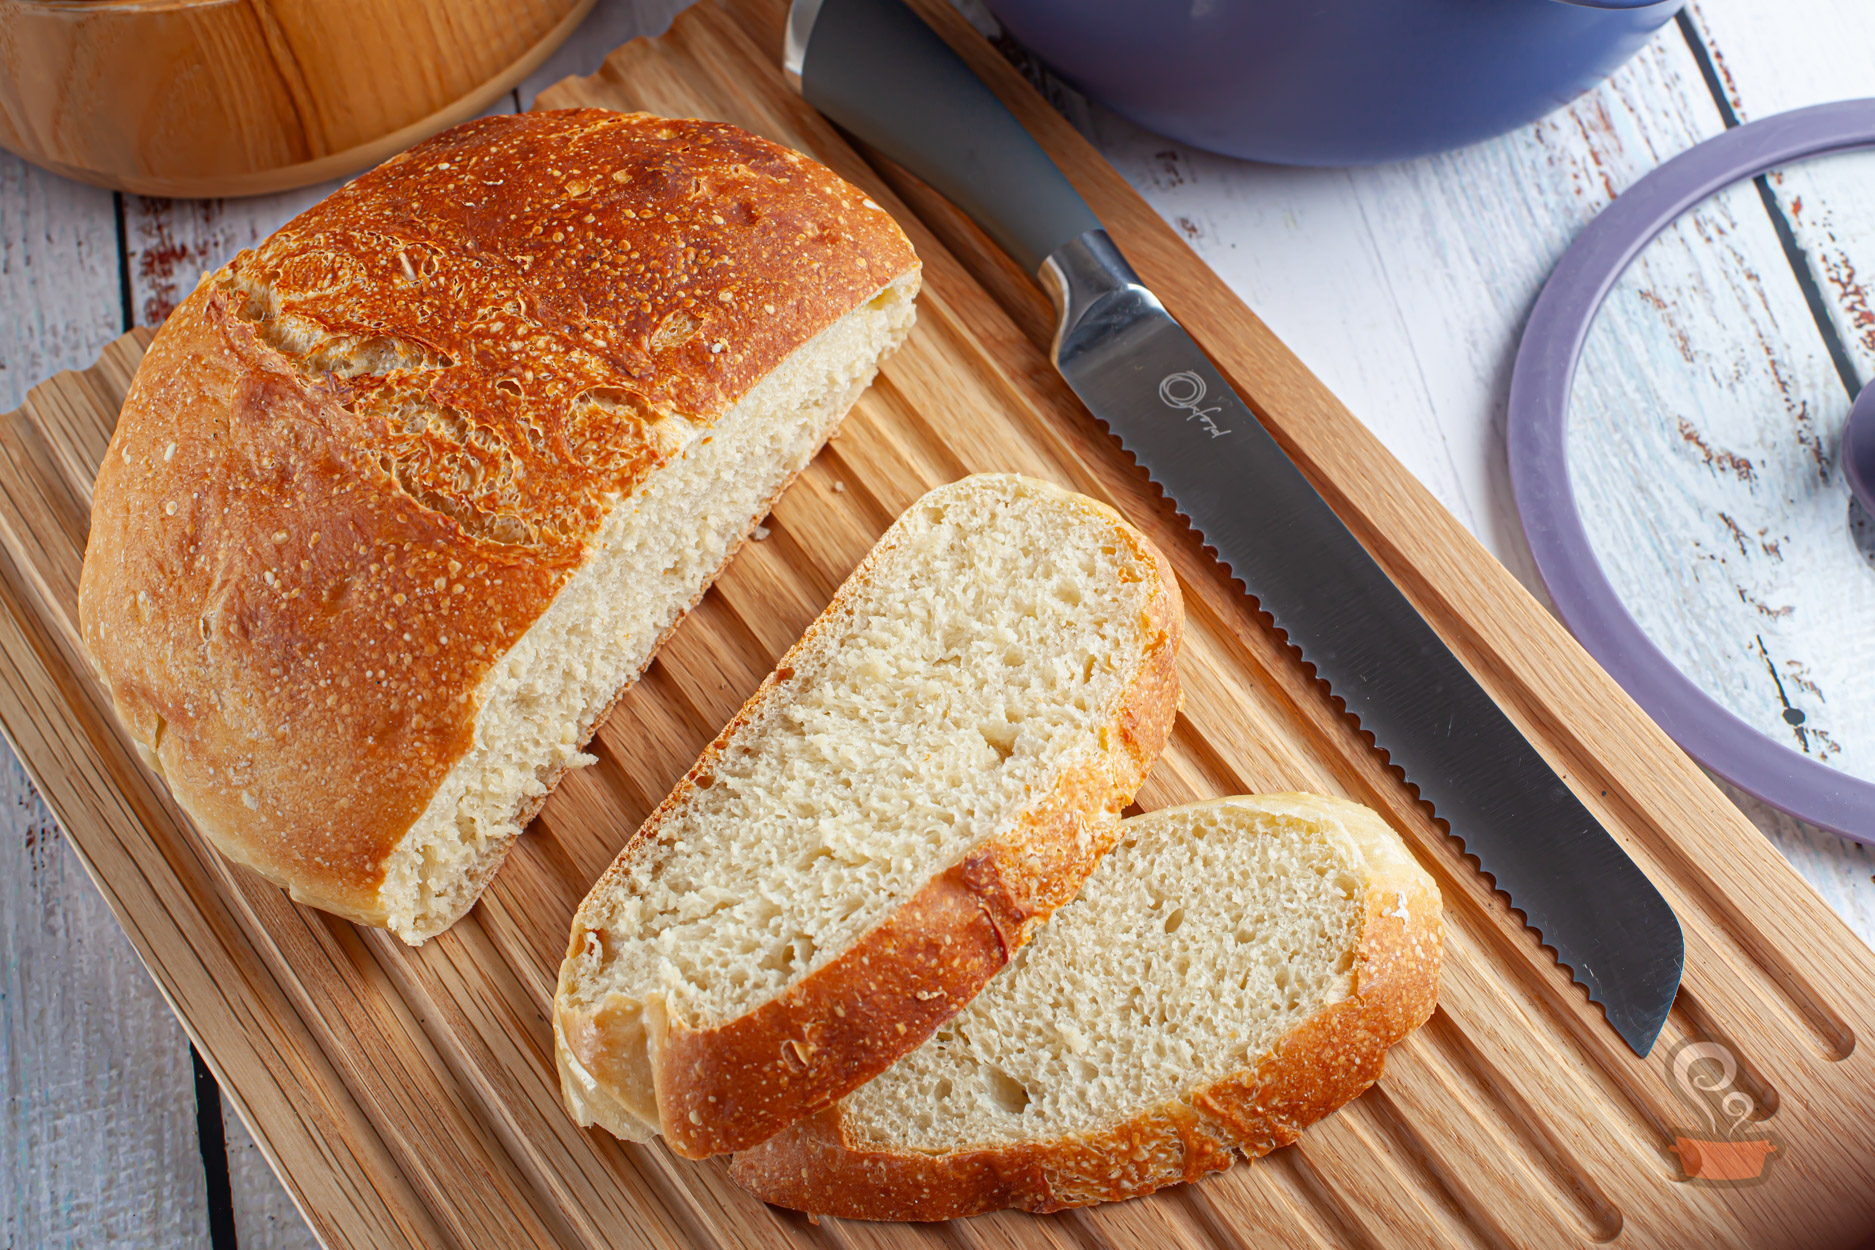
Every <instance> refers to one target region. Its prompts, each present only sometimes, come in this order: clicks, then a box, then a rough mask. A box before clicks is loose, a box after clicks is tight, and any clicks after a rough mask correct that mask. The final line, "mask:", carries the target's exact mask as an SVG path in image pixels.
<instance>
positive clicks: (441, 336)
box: [79, 109, 919, 942]
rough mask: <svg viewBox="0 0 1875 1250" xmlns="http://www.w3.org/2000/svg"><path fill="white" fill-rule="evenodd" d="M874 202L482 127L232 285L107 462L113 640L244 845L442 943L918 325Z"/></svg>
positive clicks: (618, 122)
mask: <svg viewBox="0 0 1875 1250" xmlns="http://www.w3.org/2000/svg"><path fill="white" fill-rule="evenodd" d="M918 281H919V267H918V260H917V257H916V256H915V255H914V254H913V252H912V249H911V245H910V243H909V242H908V241H907V240H906V238H905V236H904V234H903V233H902V232H901V231H900V230H899V228H898V226H897V225H896V224H895V223H894V222H893V221H892V219H891V217H890V216H888V215H887V214H886V213H885V212H884V211H883V210H882V209H881V208H880V207H879V206H878V205H877V204H874V203H873V202H872V201H871V200H869V199H867V198H866V196H865V195H864V193H863V192H861V191H860V190H859V189H858V188H856V187H853V186H850V185H848V184H847V183H845V182H843V181H841V180H840V179H839V178H838V177H836V176H835V175H834V174H833V173H832V172H831V171H830V170H827V169H825V168H823V167H821V166H819V165H817V164H815V163H814V162H813V161H810V160H807V159H806V158H804V157H802V156H800V155H799V154H797V153H794V152H790V151H788V150H787V149H785V148H783V147H780V146H779V145H777V144H774V143H770V142H768V141H767V140H764V139H760V138H757V137H756V136H754V135H751V134H747V133H745V132H743V131H741V130H738V129H736V128H735V127H733V126H726V125H723V124H721V123H717V122H703V121H677V120H670V119H667V118H661V117H653V116H650V115H648V114H621V113H612V112H607V111H605V110H601V109H576V110H567V111H563V112H543V113H526V114H517V115H512V116H499V117H488V118H483V119H481V120H479V121H474V122H470V123H468V124H466V125H464V126H459V127H457V128H455V129H454V130H450V131H447V132H445V133H443V134H441V135H438V136H436V137H435V138H433V139H430V140H428V141H427V142H425V143H423V144H420V145H419V146H417V147H415V148H413V149H411V150H410V151H409V152H406V153H404V154H403V155H401V156H399V157H397V158H395V159H393V160H391V161H389V162H387V163H386V164H384V165H383V166H381V167H379V168H378V169H375V170H372V171H371V172H369V173H366V174H365V175H363V176H362V177H360V178H358V179H356V180H354V181H352V182H350V183H348V184H346V185H345V186H344V187H342V188H340V189H339V190H338V191H336V192H334V193H333V194H332V195H331V196H329V197H327V198H326V199H325V200H323V201H321V202H320V203H318V204H316V205H314V206H313V207H312V208H310V209H308V210H307V211H306V212H304V213H302V214H301V215H300V216H298V217H296V218H294V219H293V220H292V221H290V222H288V223H287V224H286V225H285V226H283V227H281V228H280V230H278V231H277V232H275V233H274V234H273V235H272V236H271V237H269V238H268V239H267V240H266V241H264V242H263V243H262V244H261V245H260V246H259V247H257V248H255V249H253V250H252V251H244V252H242V253H241V254H240V255H239V256H237V257H236V258H235V259H234V260H233V261H231V262H230V263H229V264H228V265H226V266H224V267H223V268H222V269H220V270H218V271H216V272H215V273H213V274H210V275H207V276H206V277H205V278H204V279H203V281H202V282H201V284H200V285H199V286H198V287H197V288H196V290H195V292H194V293H193V294H192V295H190V297H189V298H188V299H187V300H186V301H184V303H183V304H182V306H181V307H180V308H178V309H177V310H176V311H175V313H173V314H172V315H171V316H170V318H169V319H168V321H167V322H165V324H164V326H163V328H162V331H161V332H160V333H159V334H158V335H157V337H156V340H155V342H154V343H152V344H151V346H150V350H149V352H148V353H147V355H146V356H145V357H144V359H143V363H142V365H141V367H140V368H139V369H138V371H137V377H136V380H135V382H134V384H133V385H132V386H131V388H130V393H129V396H128V397H127V399H126V400H125V403H124V408H123V413H122V415H121V417H120V418H119V420H118V424H117V429H116V432H115V433H114V435H113V436H112V439H111V444H110V449H109V452H108V453H107V454H106V456H105V458H104V462H103V465H102V468H101V470H100V472H99V475H98V480H97V487H96V491H95V493H94V502H93V509H92V514H91V532H90V541H89V543H88V545H87V547H86V550H85V566H84V574H83V579H82V583H81V586H80V589H79V618H80V622H81V625H82V628H83V634H84V640H85V645H86V647H87V648H88V649H89V650H90V652H91V654H92V656H93V657H94V658H95V660H96V662H97V664H98V667H99V671H100V673H101V674H102V675H103V677H104V680H105V681H106V682H107V683H108V685H109V687H110V691H111V694H112V697H113V699H114V701H115V703H116V707H117V711H118V715H119V717H120V718H121V719H122V721H123V723H124V724H125V726H126V727H127V728H128V730H129V731H130V735H131V737H132V738H133V740H134V741H135V742H136V743H137V745H138V747H139V748H140V749H141V750H142V752H143V755H144V758H145V760H146V761H147V762H148V763H149V765H150V767H151V768H152V769H153V770H155V771H156V772H157V773H158V775H159V776H161V777H162V778H163V779H164V780H165V781H166V782H167V783H168V785H169V787H170V790H171V791H172V792H173V793H174V795H175V796H176V799H177V801H178V802H179V803H180V804H181V805H182V806H183V808H184V809H185V810H187V811H188V813H189V815H190V816H191V818H193V820H194V821H195V823H196V825H197V827H198V828H200V829H201V831H202V832H203V833H204V834H206V835H207V836H208V837H209V838H210V839H211V840H212V841H213V842H214V843H215V845H216V846H217V847H219V848H220V849H221V850H222V852H223V853H225V854H226V855H228V856H229V857H230V858H232V859H235V860H238V861H240V862H242V863H245V864H247V865H249V866H250V867H253V868H255V869H256V870H258V871H259V872H261V873H263V874H265V875H266V876H267V877H269V878H271V879H272V880H274V881H276V882H279V883H280V884H281V885H283V886H285V887H287V888H288V889H289V890H291V891H292V893H293V896H294V897H295V898H297V899H299V900H300V901H302V902H305V903H310V904H312V905H314V906H317V907H322V908H325V909H326V910H328V911H332V912H336V913H338V914H339V915H342V916H347V917H349V918H351V919H353V920H356V921H358V922H360V923H363V924H372V925H380V926H384V927H388V928H389V929H391V930H392V931H393V932H395V933H397V934H398V935H399V936H400V937H402V938H403V939H404V940H405V941H408V942H421V941H423V940H424V939H425V938H428V937H431V936H433V935H435V934H437V933H440V932H441V931H443V930H444V929H446V928H447V927H448V926H449V925H450V924H452V923H454V921H455V920H456V919H457V917H459V916H461V915H462V914H463V913H464V912H466V911H467V910H468V909H469V908H470V907H471V906H472V905H473V904H474V902H475V900H476V898H477V897H478V896H479V895H480V893H481V891H482V888H483V887H484V886H485V885H486V884H487V882H488V880H489V878H490V877H491V876H492V875H493V874H494V872H495V870H496V868H498V867H499V866H500V864H501V862H502V859H503V858H504V856H505V855H506V853H507V850H508V848H509V846H510V845H511V844H512V843H513V842H514V839H515V838H516V837H517V836H518V835H519V834H520V831H521V829H522V828H523V827H524V826H525V825H526V823H527V822H528V820H529V819H531V818H532V816H533V814H534V812H535V811H536V810H537V809H538V808H539V806H540V804H541V802H542V800H543V799H544V798H545V797H546V794H547V792H548V790H549V789H550V788H551V787H552V786H553V785H554V783H555V782H556V781H557V780H558V779H559V777H560V776H561V775H562V774H563V773H564V772H565V771H566V770H567V769H568V768H573V767H577V766H578V765H580V764H581V763H584V762H589V760H590V757H589V756H586V755H585V754H584V753H583V751H582V748H583V746H584V745H585V743H586V742H587V740H588V739H589V738H590V737H591V736H592V733H593V731H594V729H595V728H596V726H597V725H598V723H599V720H600V719H601V717H603V716H604V714H605V711H606V709H607V708H608V707H610V706H611V704H612V702H613V700H614V699H615V698H616V697H617V696H618V694H619V691H620V690H621V689H622V688H623V687H624V686H626V685H627V684H629V683H630V682H631V681H632V680H633V679H634V678H636V677H637V675H638V674H639V672H640V671H641V670H642V669H643V668H644V666H645V665H646V663H648V662H649V660H650V658H651V656H652V655H653V653H654V652H655V651H656V649H657V647H658V644H659V643H660V642H661V641H662V640H663V639H664V637H665V636H666V635H667V634H669V632H670V631H671V629H672V628H673V627H674V626H675V625H676V623H677V621H678V620H679V619H680V618H681V617H682V616H683V614H684V613H685V612H686V611H687V610H688V609H689V607H690V606H691V605H692V604H693V603H695V602H696V601H697V599H698V598H699V597H700V596H701V595H702V594H703V592H704V590H705V589H706V588H707V587H708V586H709V584H710V582H711V580H712V579H713V578H714V577H715V576H716V573H717V571H718V570H719V569H720V568H721V567H722V566H723V564H724V562H725V561H727V560H728V558H729V556H730V554H731V553H732V552H734V551H735V549H736V547H737V546H738V545H739V544H740V543H741V542H742V540H743V538H744V537H745V536H746V535H747V534H748V533H749V532H750V530H751V529H752V528H753V527H754V525H755V523H756V522H757V521H759V520H760V519H761V517H762V516H763V515H765V514H766V513H767V511H768V509H769V507H770V506H771V504H772V503H773V502H774V500H775V498H776V496H778V495H779V494H780V492H781V491H782V490H783V488H784V487H785V486H786V485H787V483H788V481H789V479H790V478H791V477H792V476H793V475H794V474H795V473H796V472H798V471H799V470H800V469H801V468H802V466H803V465H805V464H806V463H807V462H808V461H809V460H810V459H811V458H812V457H813V455H814V453H815V451H816V450H818V449H819V447H820V445H821V444H822V442H823V441H824V440H825V439H826V438H827V436H828V434H829V433H830V432H831V431H832V430H833V429H834V428H835V426H837V425H838V424H839V421H840V419H841V417H842V416H843V415H844V414H845V412H846V410H847V408H848V406H850V405H851V404H852V403H853V401H854V399H855V398H856V397H857V396H858V394H859V392H860V391H861V390H863V389H864V388H865V386H866V384H867V383H868V382H869V381H870V380H871V378H872V376H873V373H874V371H875V370H876V369H877V367H878V365H879V361H880V359H881V357H882V356H883V355H884V354H885V353H886V352H888V351H890V350H891V349H892V348H893V347H894V346H896V345H897V344H898V343H899V342H900V341H901V340H902V339H903V338H904V337H905V335H906V333H907V332H908V331H909V330H910V328H911V324H912V320H913V316H914V312H913V298H914V296H915V295H916V294H917V291H918Z"/></svg>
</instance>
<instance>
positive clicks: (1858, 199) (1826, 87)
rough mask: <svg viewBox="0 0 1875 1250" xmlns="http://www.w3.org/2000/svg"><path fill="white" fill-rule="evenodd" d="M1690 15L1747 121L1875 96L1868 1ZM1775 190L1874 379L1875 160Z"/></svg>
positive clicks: (1717, 5) (1710, 6)
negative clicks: (1871, 68) (1870, 57)
mask: <svg viewBox="0 0 1875 1250" xmlns="http://www.w3.org/2000/svg"><path fill="white" fill-rule="evenodd" d="M1687 12H1688V14H1689V16H1690V18H1691V20H1692V22H1693V24H1694V26H1695V27H1696V28H1697V29H1698V30H1699V32H1700V34H1701V36H1702V38H1703V42H1704V43H1705V44H1706V46H1707V47H1708V48H1709V49H1710V50H1711V54H1712V65H1713V70H1714V73H1715V74H1716V75H1717V77H1718V79H1719V83H1720V86H1721V89H1722V90H1724V92H1725V94H1726V97H1727V99H1728V100H1729V101H1730V103H1731V105H1732V108H1733V110H1734V112H1735V113H1736V114H1737V116H1738V117H1739V119H1740V120H1742V121H1752V120H1754V119H1756V118H1761V117H1768V116H1770V115H1771V114H1773V113H1781V112H1784V111H1785V110H1787V109H1793V108H1802V107H1804V106H1805V105H1810V104H1821V103H1823V102H1825V101H1827V100H1846V99H1854V98H1857V97H1861V96H1868V95H1872V94H1875V80H1871V78H1870V76H1869V72H1868V57H1867V55H1866V54H1865V53H1863V52H1862V51H1861V50H1862V49H1867V48H1870V47H1875V6H1870V5H1868V4H1866V3H1863V2H1862V0H1784V2H1781V3H1778V4H1775V5H1763V4H1741V3H1738V2H1737V0H1717V2H1715V0H1694V2H1693V3H1692V4H1691V5H1689V6H1688V9H1687ZM1771 187H1772V190H1773V192H1774V193H1775V194H1776V196H1777V199H1778V201H1779V203H1780V204H1782V205H1783V207H1784V210H1785V215H1786V217H1787V218H1788V219H1789V221H1790V223H1791V227H1792V230H1793V232H1794V233H1795V235H1796V238H1797V242H1798V244H1799V246H1800V247H1801V248H1802V249H1803V251H1804V252H1805V254H1806V255H1807V257H1808V258H1809V261H1810V268H1811V272H1812V273H1814V274H1815V276H1816V279H1817V286H1818V288H1819V290H1820V292H1821V294H1822V295H1823V297H1824V299H1825V300H1826V301H1827V303H1828V305H1829V308H1830V311H1831V316H1832V320H1833V321H1834V323H1835V325H1836V327H1837V330H1838V333H1839V334H1840V336H1841V338H1842V341H1843V344H1844V346H1845V347H1846V348H1847V349H1848V351H1849V354H1850V357H1851V359H1852V360H1853V362H1854V364H1855V366H1856V371H1857V375H1858V377H1859V379H1860V380H1861V381H1862V382H1867V381H1869V380H1870V379H1871V378H1875V298H1872V296H1871V283H1875V156H1863V155H1855V156H1844V157H1839V158H1833V159H1829V160H1822V161H1812V162H1809V163H1807V164H1805V165H1802V166H1799V167H1796V168H1793V169H1790V170H1785V171H1781V172H1779V173H1778V174H1776V175H1774V176H1773V177H1772V178H1771Z"/></svg>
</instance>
